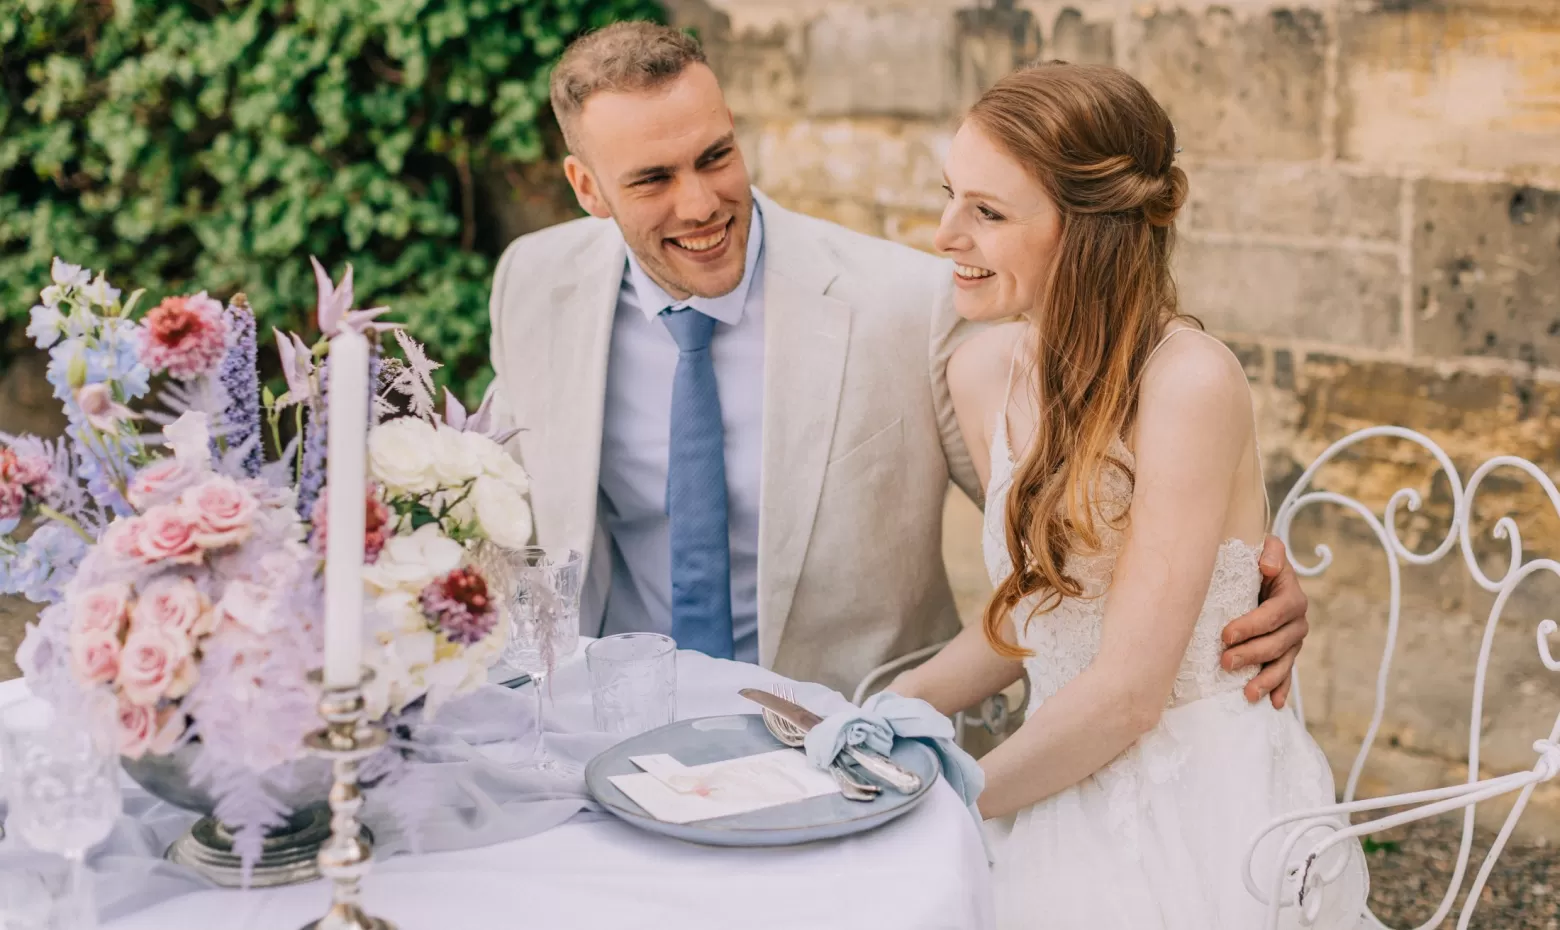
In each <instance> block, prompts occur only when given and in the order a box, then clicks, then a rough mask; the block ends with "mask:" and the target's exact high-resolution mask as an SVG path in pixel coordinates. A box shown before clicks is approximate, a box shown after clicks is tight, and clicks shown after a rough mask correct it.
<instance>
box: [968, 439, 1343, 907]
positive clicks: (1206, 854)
mask: <svg viewBox="0 0 1560 930" xmlns="http://www.w3.org/2000/svg"><path fill="white" fill-rule="evenodd" d="M1115 453H1116V455H1118V456H1120V457H1122V459H1123V460H1124V461H1125V462H1127V463H1128V464H1129V465H1130V464H1131V462H1132V457H1131V453H1130V452H1129V451H1128V450H1127V448H1126V446H1125V445H1124V444H1118V447H1117V448H1116V450H1115ZM1012 478H1013V462H1012V455H1011V452H1010V450H1009V448H1008V441H1007V436H1006V427H1005V424H1002V423H1000V422H999V424H998V425H997V428H996V435H995V436H994V437H993V441H992V453H991V482H990V490H989V491H988V493H987V498H986V518H985V533H984V538H983V546H984V549H985V556H986V568H987V571H988V572H989V573H990V575H991V578H992V581H993V583H996V582H999V581H1000V580H1001V579H1002V578H1004V577H1006V575H1007V574H1008V573H1009V572H1010V571H1011V570H1012V569H1011V563H1010V562H1009V560H1008V553H1007V546H1006V544H1005V542H1004V540H1005V534H1004V532H1003V525H1002V521H1003V519H1004V514H1005V513H1006V508H1005V506H1004V501H1005V499H1006V497H1007V494H1008V490H1009V487H1010V485H1011V483H1012ZM1113 478H1114V480H1106V481H1105V482H1103V484H1104V487H1103V489H1102V491H1103V493H1102V500H1101V501H1099V502H1097V504H1098V506H1099V508H1100V511H1101V512H1102V513H1103V514H1104V515H1113V514H1116V513H1120V512H1122V511H1123V510H1124V508H1125V507H1126V506H1127V504H1128V502H1129V500H1130V488H1129V487H1128V485H1127V480H1126V478H1125V477H1124V476H1121V475H1114V476H1113ZM1098 523H1099V525H1100V527H1101V537H1102V547H1101V550H1100V552H1099V553H1097V554H1093V555H1089V556H1074V557H1072V558H1070V559H1069V560H1068V562H1067V571H1068V573H1069V574H1070V575H1071V576H1072V577H1074V578H1076V579H1077V580H1078V581H1079V583H1080V584H1082V585H1083V586H1084V588H1085V591H1084V593H1085V595H1089V597H1085V598H1067V599H1064V600H1063V601H1062V602H1061V604H1060V605H1059V606H1058V607H1057V608H1056V609H1055V610H1052V611H1050V612H1049V613H1045V614H1040V615H1036V616H1035V618H1034V620H1033V621H1032V622H1031V623H1029V625H1028V628H1027V630H1020V631H1019V642H1020V643H1021V644H1022V645H1023V646H1024V647H1025V648H1027V649H1029V650H1031V651H1033V653H1034V656H1033V657H1032V658H1030V659H1028V660H1027V661H1026V662H1025V663H1024V664H1025V668H1026V669H1027V671H1028V674H1029V680H1030V685H1031V689H1032V697H1031V700H1030V705H1029V708H1028V712H1030V713H1032V712H1033V711H1034V709H1035V708H1036V707H1038V706H1039V705H1040V704H1041V703H1043V702H1044V701H1045V700H1046V699H1047V698H1049V697H1050V696H1052V695H1054V694H1055V693H1056V692H1057V691H1059V690H1060V689H1061V688H1062V686H1064V685H1066V684H1067V683H1068V682H1069V681H1071V680H1072V679H1073V678H1074V677H1075V676H1077V675H1078V674H1079V673H1080V672H1082V671H1083V670H1084V669H1085V668H1087V667H1088V666H1089V664H1090V663H1091V662H1092V661H1093V659H1094V656H1095V654H1096V652H1097V651H1098V649H1099V643H1100V634H1101V622H1102V620H1103V618H1104V614H1105V604H1106V600H1107V597H1108V590H1109V587H1110V578H1111V571H1112V569H1113V567H1114V565H1115V561H1116V555H1117V553H1118V552H1119V551H1120V548H1121V542H1122V539H1121V536H1122V534H1121V533H1120V532H1119V531H1115V530H1112V529H1111V528H1109V527H1108V526H1106V525H1105V524H1104V521H1098ZM1259 555H1260V551H1259V550H1258V549H1256V548H1254V547H1253V546H1250V545H1248V544H1247V543H1244V542H1242V541H1240V540H1238V539H1232V540H1229V541H1228V542H1226V543H1224V544H1223V545H1222V546H1221V547H1220V548H1219V555H1218V560H1217V562H1216V563H1215V566H1214V574H1213V580H1212V583H1211V584H1210V585H1209V588H1208V597H1207V600H1206V601H1205V602H1204V604H1203V608H1202V612H1201V613H1200V614H1199V615H1198V617H1197V627H1196V630H1195V632H1194V633H1193V634H1192V639H1191V644H1190V645H1189V646H1188V647H1187V650H1186V656H1185V657H1184V658H1183V659H1182V661H1181V668H1180V671H1179V672H1178V674H1177V676H1176V682H1175V688H1174V692H1173V693H1172V695H1171V697H1170V700H1169V703H1168V705H1167V709H1166V710H1165V712H1164V716H1163V718H1162V719H1161V721H1160V723H1159V725H1158V726H1156V727H1155V728H1154V729H1153V730H1152V731H1150V732H1149V733H1148V734H1147V735H1146V736H1144V737H1143V738H1141V739H1140V740H1138V741H1137V743H1136V744H1134V745H1133V746H1132V747H1131V748H1129V749H1127V750H1126V751H1125V752H1124V753H1122V754H1121V755H1120V756H1118V757H1116V759H1115V760H1113V761H1112V762H1110V763H1109V764H1108V765H1106V766H1105V767H1104V768H1102V769H1100V770H1099V771H1097V772H1095V773H1094V774H1093V775H1092V776H1090V777H1088V778H1086V779H1084V780H1083V781H1081V782H1079V783H1078V784H1076V785H1073V786H1072V787H1070V788H1067V789H1065V790H1064V791H1062V792H1061V793H1059V794H1056V795H1053V796H1051V797H1049V798H1046V799H1045V800H1043V801H1041V802H1040V803H1038V804H1036V805H1034V806H1033V807H1030V808H1028V809H1026V810H1023V811H1020V812H1019V813H1018V815H1017V816H1016V818H1015V820H1014V822H1013V827H1012V831H1011V833H1010V834H1009V835H1008V836H1007V837H1006V839H1005V840H1001V841H1000V842H999V843H998V844H997V847H996V864H995V870H996V873H995V886H996V894H997V915H998V927H999V928H1000V930H1260V928H1261V927H1263V926H1264V921H1265V919H1266V917H1267V908H1266V907H1265V906H1264V905H1263V904H1262V902H1260V901H1259V900H1257V899H1256V898H1254V897H1253V896H1252V895H1251V894H1250V893H1249V892H1248V891H1247V889H1246V886H1245V882H1244V880H1243V878H1242V874H1241V873H1242V870H1243V868H1244V867H1245V857H1246V852H1247V848H1248V845H1249V844H1250V842H1251V840H1252V839H1253V838H1254V837H1255V835H1256V833H1257V831H1258V830H1259V829H1261V827H1262V826H1263V825H1264V824H1266V823H1267V822H1268V821H1269V820H1271V819H1272V818H1274V817H1275V816H1279V815H1282V814H1284V813H1288V812H1291V811H1295V810H1299V809H1304V808H1309V807H1315V806H1321V805H1325V804H1331V803H1333V802H1334V800H1335V798H1334V796H1333V779H1332V773H1331V772H1330V770H1329V769H1328V767H1327V760H1326V758H1325V757H1324V756H1323V755H1322V752H1321V750H1320V749H1319V748H1318V747H1317V745H1316V743H1315V742H1314V741H1313V740H1312V739H1311V737H1310V736H1309V735H1308V734H1307V733H1306V732H1305V729H1304V727H1303V726H1302V725H1301V723H1300V721H1299V719H1298V718H1296V717H1295V716H1294V714H1292V713H1291V712H1290V711H1288V710H1284V711H1279V710H1275V709H1274V708H1273V706H1272V704H1271V703H1270V702H1268V701H1267V700H1263V701H1261V702H1260V703H1258V704H1256V705H1251V704H1248V703H1247V702H1246V699H1245V696H1244V694H1243V691H1242V689H1243V688H1244V686H1245V684H1246V682H1247V681H1249V680H1250V678H1251V676H1252V675H1253V674H1255V670H1249V671H1248V672H1247V673H1246V674H1232V673H1229V672H1225V671H1224V670H1223V669H1222V668H1221V667H1220V666H1219V655H1220V652H1221V649H1222V647H1221V643H1220V634H1221V631H1222V630H1223V628H1224V626H1225V624H1227V623H1228V622H1229V621H1230V620H1233V619H1234V618H1236V617H1238V616H1240V615H1241V614H1244V613H1246V612H1247V611H1249V610H1251V609H1252V608H1253V607H1255V606H1256V604H1257V593H1258V587H1259V585H1260V583H1261V576H1260V573H1259V572H1258V569H1257V558H1258V556H1259ZM1095 595H1097V596H1095ZM1024 615H1025V611H1024V609H1023V607H1022V606H1021V607H1020V609H1019V610H1018V611H1017V616H1019V617H1022V616H1024ZM1280 835H1281V834H1280ZM1308 838H1309V837H1308ZM1280 845H1281V843H1280V841H1279V840H1276V839H1275V840H1270V841H1269V842H1268V843H1266V844H1264V849H1265V850H1266V853H1265V855H1262V856H1259V858H1258V866H1259V868H1258V870H1257V871H1255V873H1254V874H1255V876H1256V878H1257V880H1258V883H1259V884H1258V887H1259V888H1261V889H1262V891H1263V894H1264V895H1267V894H1269V890H1268V889H1269V888H1270V883H1271V881H1272V875H1273V871H1272V866H1273V864H1274V863H1275V861H1276V857H1277V855H1278V853H1279V846H1280ZM1308 845H1309V844H1306V843H1302V844H1301V848H1305V847H1306V846H1308ZM1337 849H1338V850H1339V852H1338V853H1337V858H1336V859H1335V860H1333V861H1324V862H1320V863H1319V865H1320V866H1321V867H1323V868H1325V869H1326V871H1328V872H1332V873H1335V874H1336V878H1335V880H1334V881H1332V882H1331V883H1329V884H1328V885H1326V886H1325V887H1324V888H1322V889H1321V892H1320V898H1318V899H1316V900H1319V901H1320V902H1321V905H1322V907H1321V911H1320V913H1319V914H1318V915H1317V916H1316V919H1315V920H1314V922H1313V923H1311V924H1310V926H1312V927H1315V928H1325V930H1349V928H1354V927H1356V926H1357V925H1359V926H1363V924H1358V923H1357V922H1358V915H1360V914H1361V913H1362V912H1363V911H1364V901H1365V895H1366V889H1367V880H1366V876H1365V870H1364V859H1363V856H1362V855H1361V853H1360V852H1359V848H1358V846H1357V845H1354V844H1347V845H1342V846H1340V847H1337ZM1313 868H1315V867H1313ZM1291 872H1292V873H1294V875H1296V876H1297V875H1298V874H1299V873H1298V870H1294V869H1292V870H1291ZM1292 878H1293V876H1292ZM1286 891H1287V896H1288V897H1289V899H1290V900H1293V898H1294V886H1293V884H1291V885H1290V887H1288V888H1287V889H1286ZM1308 897H1310V895H1309V893H1308ZM1302 925H1303V924H1302V923H1301V920H1300V914H1299V911H1298V910H1297V909H1296V908H1295V907H1293V906H1289V907H1286V908H1285V909H1284V911H1283V912H1282V917H1281V921H1280V926H1282V927H1285V928H1292V927H1294V928H1298V927H1300V926H1302Z"/></svg>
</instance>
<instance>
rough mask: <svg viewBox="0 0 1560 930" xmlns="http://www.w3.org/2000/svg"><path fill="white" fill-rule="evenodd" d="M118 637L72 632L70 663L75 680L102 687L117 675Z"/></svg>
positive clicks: (100, 633)
mask: <svg viewBox="0 0 1560 930" xmlns="http://www.w3.org/2000/svg"><path fill="white" fill-rule="evenodd" d="M119 658H120V652H119V637H117V636H113V635H111V634H108V633H103V632H89V631H84V630H72V631H71V632H70V663H71V670H72V671H74V672H75V674H76V680H77V681H79V682H81V683H82V684H85V685H102V684H107V683H108V682H110V681H113V680H114V676H116V675H118V674H119Z"/></svg>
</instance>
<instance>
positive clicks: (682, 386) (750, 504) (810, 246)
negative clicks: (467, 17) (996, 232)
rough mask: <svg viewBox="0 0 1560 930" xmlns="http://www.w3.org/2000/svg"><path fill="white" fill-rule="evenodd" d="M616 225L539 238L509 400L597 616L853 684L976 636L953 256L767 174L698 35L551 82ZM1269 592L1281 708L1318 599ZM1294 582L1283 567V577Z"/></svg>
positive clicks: (514, 257)
mask: <svg viewBox="0 0 1560 930" xmlns="http://www.w3.org/2000/svg"><path fill="white" fill-rule="evenodd" d="M552 104H553V109H554V112H555V113H556V115H557V117H558V121H559V124H560V125H561V127H562V128H563V132H564V137H565V140H566V142H567V143H568V147H569V151H570V153H571V154H570V155H569V156H568V158H567V159H566V161H565V163H564V170H565V172H566V174H567V176H568V179H569V183H570V184H571V185H572V186H573V188H574V191H575V194H576V196H577V197H578V199H579V202H580V204H581V206H582V207H584V209H585V210H586V211H587V212H588V213H590V214H591V217H590V218H586V219H581V220H575V221H573V222H569V223H564V224H562V225H559V226H555V227H553V228H550V229H546V230H543V231H541V232H537V233H532V234H530V235H527V236H523V237H521V238H520V239H517V240H516V241H515V242H514V243H512V244H511V245H510V246H509V248H508V249H507V250H506V251H505V253H504V256H503V258H502V259H501V260H500V262H499V267H498V271H497V274H496V276H495V278H494V282H493V296H492V306H491V312H492V324H493V365H494V368H495V370H496V373H497V377H496V379H495V382H494V386H493V388H492V390H493V392H494V393H495V408H496V409H497V410H498V411H499V415H500V416H501V417H503V418H505V419H507V420H508V421H509V424H510V425H513V426H516V427H520V428H522V429H523V430H524V432H522V433H521V434H520V435H519V436H518V437H517V438H516V440H515V443H516V444H517V446H518V449H517V450H516V451H517V454H518V456H519V458H520V460H521V461H522V462H523V464H524V465H525V466H526V468H527V469H528V470H529V472H530V474H531V478H532V486H531V488H532V491H531V497H532V505H533V508H534V510H535V516H536V531H537V537H538V540H539V541H540V542H541V543H542V544H545V545H565V546H571V547H574V548H578V549H580V550H581V551H583V552H585V553H586V554H587V560H588V562H587V579H586V591H585V595H584V597H583V605H582V610H581V614H582V617H581V626H582V631H583V632H585V633H586V634H588V635H604V634H612V633H619V632H625V631H631V630H651V631H656V632H661V633H667V634H670V635H673V636H674V637H675V638H676V639H677V640H678V643H679V645H680V646H682V647H684V648H696V649H699V650H701V651H704V652H707V653H709V654H711V655H716V656H722V657H732V658H737V659H740V660H743V661H748V662H758V663H760V664H762V665H764V666H766V667H769V668H773V669H774V670H776V671H778V672H780V673H781V674H784V675H787V676H790V677H792V678H797V679H804V680H812V681H819V682H823V683H824V684H827V685H829V686H831V687H834V688H837V689H840V690H843V691H845V692H846V693H847V694H848V693H850V691H852V690H854V688H855V687H856V685H857V684H858V683H859V682H860V680H861V679H862V678H863V677H864V676H865V675H866V674H867V673H868V672H869V671H870V670H871V669H873V668H875V667H876V666H878V665H880V664H882V663H883V662H886V661H888V660H890V659H893V658H896V657H898V656H902V655H904V654H906V653H908V652H911V651H913V650H915V649H919V648H921V647H924V646H928V645H932V644H935V643H938V642H941V641H943V640H946V639H948V638H949V637H951V636H952V635H953V634H954V633H956V632H957V631H958V629H959V620H958V615H957V612H956V611H955V608H954V603H953V597H952V593H951V591H950V588H949V584H948V578H947V574H946V571H945V569H944V567H943V561H942V551H941V535H942V512H943V502H944V496H945V494H946V492H947V488H948V482H949V480H950V478H951V479H952V480H953V481H954V482H955V483H956V484H958V486H959V487H960V488H961V489H962V490H963V491H964V492H965V493H966V494H968V495H969V496H970V497H971V499H972V500H975V501H976V502H977V503H978V502H979V501H980V499H981V490H980V486H979V482H978V479H977V478H976V476H975V471H974V469H973V467H972V466H971V463H970V457H969V453H968V451H967V450H966V449H965V448H964V445H963V442H962V440H961V439H960V436H959V430H958V427H957V424H956V423H955V422H954V417H953V409H952V403H951V401H950V399H949V395H948V390H947V386H946V384H945V383H944V378H943V372H944V368H945V366H946V363H947V359H948V355H949V353H950V352H951V351H952V348H953V346H954V345H955V343H956V340H957V338H961V337H962V336H963V335H964V334H965V330H966V329H967V327H962V326H959V325H957V323H958V321H957V319H956V317H955V315H954V313H953V310H952V300H951V282H952V275H951V266H950V265H949V263H947V262H946V261H943V260H940V259H937V258H934V257H932V256H930V255H926V254H924V253H921V252H917V251H915V250H913V249H909V248H906V247H904V246H899V245H895V244H892V243H888V242H885V241H882V240H878V239H873V238H871V237H868V236H863V235H860V234H857V233H854V232H851V231H849V230H846V229H844V228H842V227H839V226H836V225H834V224H831V223H826V222H822V221H820V220H816V219H813V218H810V217H806V216H802V215H800V214H796V213H792V212H790V211H788V210H785V209H782V208H781V207H780V206H778V205H777V204H775V203H774V202H773V201H771V200H769V199H767V198H765V197H764V196H763V195H762V194H760V193H758V192H757V191H755V190H753V189H752V188H751V187H750V185H749V181H748V173H747V168H746V165H745V164H744V162H743V158H742V152H741V150H740V149H739V147H738V146H737V143H736V137H735V134H734V124H733V120H732V116H731V112H730V110H729V109H728V108H727V106H726V103H725V98H724V97H723V95H722V93H721V89H720V86H719V84H718V82H717V81H716V78H715V75H714V73H713V72H712V71H711V70H710V68H709V67H708V66H707V64H706V63H705V59H704V55H703V53H702V52H701V50H700V48H699V46H698V44H697V43H696V42H695V41H694V40H693V39H691V38H689V37H687V36H685V35H683V34H681V33H679V32H677V31H675V30H672V29H669V28H666V27H662V26H656V25H652V24H648V23H623V24H619V25H616V26H612V27H609V28H607V29H603V30H601V31H600V32H596V33H593V34H591V35H588V36H585V37H584V38H582V39H580V40H578V41H577V42H575V43H574V44H573V45H572V46H570V48H569V49H568V50H567V51H566V52H565V54H564V56H563V58H562V60H561V61H560V62H559V64H558V66H557V68H556V69H555V70H554V72H553V76H552ZM1270 542H1271V543H1272V544H1273V545H1272V546H1270V549H1269V552H1268V553H1267V554H1265V556H1264V563H1265V564H1268V563H1271V567H1270V568H1269V569H1265V571H1266V572H1267V574H1268V575H1269V577H1270V578H1274V580H1273V581H1271V582H1270V583H1269V585H1268V588H1269V592H1268V597H1267V598H1266V600H1265V601H1264V603H1263V604H1262V605H1261V606H1259V607H1258V608H1257V610H1256V611H1254V612H1253V613H1252V614H1250V615H1248V616H1247V617H1243V618H1241V619H1239V620H1237V621H1235V623H1233V624H1231V628H1230V630H1228V631H1227V633H1226V641H1227V642H1237V641H1244V642H1242V644H1241V646H1240V648H1239V649H1238V650H1231V651H1230V655H1227V656H1226V665H1227V666H1233V665H1234V663H1235V662H1237V661H1238V662H1240V663H1241V664H1244V665H1255V664H1259V663H1268V665H1267V667H1266V668H1265V669H1264V670H1263V673H1262V674H1261V675H1260V676H1259V677H1258V678H1257V679H1255V680H1254V681H1253V683H1252V685H1251V686H1250V687H1249V688H1248V692H1247V693H1248V697H1250V698H1251V699H1252V700H1257V699H1258V698H1259V697H1260V696H1261V695H1262V694H1266V693H1268V692H1273V695H1274V700H1275V702H1276V703H1280V704H1281V703H1282V701H1283V699H1284V696H1285V694H1286V693H1287V688H1288V676H1289V669H1290V667H1291V666H1292V665H1293V662H1294V657H1295V654H1296V652H1297V651H1298V649H1299V646H1300V642H1301V640H1302V639H1303V637H1304V635H1305V631H1306V626H1305V607H1306V604H1305V596H1304V594H1303V593H1301V591H1300V589H1299V585H1298V583H1297V582H1296V580H1295V577H1294V574H1293V572H1292V571H1291V570H1290V569H1289V568H1288V567H1287V564H1286V562H1285V561H1284V559H1283V557H1282V549H1281V547H1278V546H1277V545H1276V540H1274V541H1270ZM1274 576H1276V577H1274Z"/></svg>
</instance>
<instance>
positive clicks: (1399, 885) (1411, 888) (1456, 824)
mask: <svg viewBox="0 0 1560 930" xmlns="http://www.w3.org/2000/svg"><path fill="white" fill-rule="evenodd" d="M1461 838H1462V818H1461V817H1460V816H1451V817H1441V818H1436V819H1434V820H1428V821H1421V822H1419V823H1414V824H1409V825H1407V826H1405V827H1399V828H1398V829H1396V830H1392V831H1389V832H1387V833H1383V834H1379V835H1377V836H1375V837H1373V839H1374V840H1375V841H1376V842H1375V844H1373V845H1374V848H1372V849H1371V850H1370V852H1369V853H1368V856H1369V860H1370V884H1371V889H1370V905H1371V910H1372V911H1373V912H1374V913H1375V914H1376V916H1377V917H1378V918H1380V919H1381V921H1382V922H1383V923H1385V924H1387V925H1388V926H1390V927H1394V928H1397V927H1404V928H1407V927H1417V926H1419V925H1420V924H1422V923H1424V922H1425V921H1426V920H1428V919H1429V918H1430V917H1431V915H1433V914H1434V913H1435V909H1436V906H1437V905H1439V904H1440V902H1441V896H1442V895H1444V894H1446V887H1447V883H1448V882H1449V881H1450V880H1451V877H1452V869H1453V867H1455V866H1456V864H1457V847H1458V843H1459V841H1460V840H1461ZM1494 838H1495V837H1494V834H1493V833H1486V832H1482V831H1481V832H1478V833H1476V834H1475V836H1474V841H1473V853H1472V855H1471V856H1470V857H1469V864H1468V875H1467V876H1466V877H1465V878H1464V879H1463V889H1464V890H1463V891H1461V892H1459V894H1458V896H1457V903H1456V907H1455V908H1454V909H1453V910H1452V912H1451V914H1450V915H1448V916H1447V918H1446V920H1445V922H1444V923H1443V924H1442V926H1443V927H1446V928H1451V927H1455V926H1457V918H1458V916H1459V915H1460V914H1461V911H1462V904H1463V900H1464V898H1465V896H1466V894H1467V891H1466V889H1467V888H1468V886H1469V885H1471V884H1472V883H1473V876H1475V875H1477V874H1478V869H1479V866H1480V864H1481V863H1482V862H1483V857H1484V854H1485V853H1486V852H1487V851H1488V850H1489V848H1490V843H1491V841H1493V840H1494ZM1481 898H1482V899H1483V900H1481V901H1480V902H1479V906H1478V908H1477V909H1475V910H1474V912H1473V922H1472V924H1471V926H1472V927H1476V928H1483V930H1560V846H1557V845H1556V844H1554V843H1551V842H1548V841H1547V840H1546V839H1543V838H1541V839H1540V840H1539V841H1538V842H1535V843H1528V844H1521V845H1511V844H1508V845H1507V847H1506V849H1505V851H1504V852H1502V853H1501V856H1500V859H1499V860H1497V861H1496V863H1495V871H1494V872H1493V873H1491V875H1490V880H1489V883H1488V884H1487V885H1486V886H1485V888H1484V892H1483V894H1482V895H1481Z"/></svg>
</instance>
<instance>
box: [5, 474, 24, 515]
mask: <svg viewBox="0 0 1560 930" xmlns="http://www.w3.org/2000/svg"><path fill="white" fill-rule="evenodd" d="M26 503H27V489H26V488H23V487H22V486H21V485H19V484H12V483H11V482H9V481H5V480H4V479H0V520H14V519H16V518H17V517H20V516H21V515H22V506H23V505H24V504H26Z"/></svg>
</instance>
